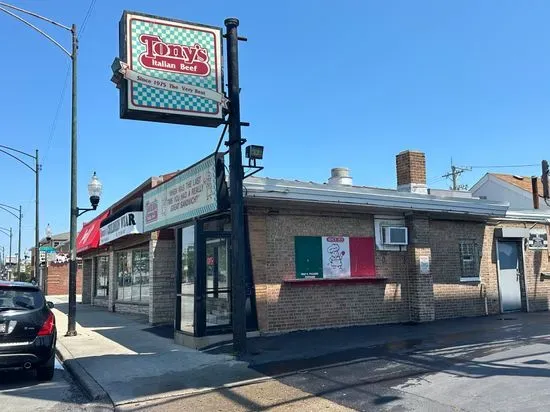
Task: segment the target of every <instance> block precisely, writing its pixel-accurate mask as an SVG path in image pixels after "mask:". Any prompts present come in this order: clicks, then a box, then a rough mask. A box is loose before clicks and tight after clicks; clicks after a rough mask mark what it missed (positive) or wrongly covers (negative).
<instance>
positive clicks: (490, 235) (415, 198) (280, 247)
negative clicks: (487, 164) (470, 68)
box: [82, 151, 550, 346]
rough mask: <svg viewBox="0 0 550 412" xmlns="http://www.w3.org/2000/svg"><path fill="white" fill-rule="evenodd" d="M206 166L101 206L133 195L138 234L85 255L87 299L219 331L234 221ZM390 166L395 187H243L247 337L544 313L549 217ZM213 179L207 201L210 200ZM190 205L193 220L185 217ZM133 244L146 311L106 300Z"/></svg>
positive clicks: (219, 175)
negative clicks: (141, 258) (139, 255)
mask: <svg viewBox="0 0 550 412" xmlns="http://www.w3.org/2000/svg"><path fill="white" fill-rule="evenodd" d="M205 162H206V163H205ZM208 162H210V163H208ZM216 162H220V160H219V159H218V160H212V159H208V158H207V159H206V160H203V161H201V162H199V163H198V164H197V165H194V166H193V167H191V168H189V169H186V170H185V171H182V172H181V173H179V174H177V175H176V176H173V180H172V179H170V180H165V181H163V182H159V184H152V183H151V182H149V183H147V184H146V185H145V186H143V185H142V187H140V188H138V189H136V190H134V191H133V192H132V193H131V194H130V195H128V196H126V197H125V198H124V199H123V200H121V201H120V202H118V203H117V204H116V205H113V206H112V207H111V208H109V211H108V212H109V213H110V215H111V217H110V218H108V217H106V216H103V217H102V219H103V223H100V225H102V226H105V225H106V224H108V223H109V222H112V221H115V220H116V219H119V218H120V217H121V216H123V215H124V213H123V212H122V211H121V210H122V209H123V208H124V207H127V206H128V202H130V201H132V200H136V199H142V200H141V202H142V204H141V205H140V206H141V209H142V210H143V216H144V221H143V233H140V234H130V235H123V236H121V237H120V238H118V239H117V240H114V241H112V242H111V243H109V244H105V245H102V246H100V245H98V246H97V247H96V248H95V249H94V250H93V251H92V252H91V253H90V252H86V253H84V254H83V258H84V281H83V284H84V289H85V290H90V291H93V293H92V292H90V294H89V295H87V298H86V301H87V302H92V303H93V304H100V305H104V306H107V307H108V308H109V309H110V310H118V311H134V312H135V311H140V310H143V312H144V313H147V314H148V316H149V321H150V323H152V324H156V323H169V324H173V325H174V327H175V339H176V341H178V342H180V343H183V344H186V345H192V346H203V345H206V344H209V343H212V342H213V341H215V340H221V339H227V337H228V336H230V335H229V333H230V332H231V273H230V267H231V264H230V263H231V262H230V250H231V235H230V234H231V220H230V216H229V213H228V210H227V206H226V205H225V204H224V202H223V199H224V198H225V196H226V194H227V193H226V192H227V187H226V186H225V182H226V179H225V176H224V175H223V170H224V168H223V164H222V165H221V166H220V165H219V164H218V163H216ZM207 163H208V164H209V166H205V164H207ZM395 167H396V174H397V187H396V189H379V188H370V187H364V186H357V185H354V184H353V182H352V178H351V177H350V176H349V171H348V170H347V169H343V168H337V169H333V170H332V176H331V178H330V179H329V180H328V182H327V183H311V182H300V181H287V180H278V179H270V178H257V177H250V178H247V179H246V180H245V189H246V190H245V206H246V219H245V221H246V229H247V230H246V236H247V248H246V250H243V251H242V253H244V254H245V255H246V257H247V259H246V261H247V267H246V290H247V328H248V330H249V331H250V332H253V331H258V332H259V333H279V332H286V331H292V330H300V329H312V328H326V327H339V326H348V325H365V324H379V323H396V322H408V321H413V322H427V321H433V320H436V319H445V318H455V317H465V316H482V315H485V314H494V313H499V312H506V311H515V310H524V311H533V310H547V309H548V305H549V298H550V286H549V285H550V281H548V280H546V279H545V276H544V275H541V274H542V273H546V272H547V271H548V270H549V267H548V266H549V263H548V260H549V256H548V248H547V223H548V221H549V220H548V219H549V218H550V215H549V214H548V213H547V212H545V211H540V210H529V211H525V210H523V211H517V210H510V208H509V205H508V204H507V203H506V202H502V201H493V200H487V199H480V198H475V197H473V196H472V194H471V193H469V192H454V191H446V190H431V189H429V188H428V187H427V186H426V159H425V156H424V154H423V153H421V152H415V151H405V152H402V153H400V154H398V155H397V157H396V165H395ZM209 168H210V169H209ZM214 181H215V188H216V191H217V198H216V197H215V196H214V200H216V201H217V203H216V202H214V203H213V202H212V201H210V203H208V202H206V200H204V199H207V198H208V196H210V199H211V198H212V196H213V195H212V185H209V182H214ZM196 184H197V185H202V186H194V185H196ZM187 194H193V195H194V196H192V197H190V198H189V197H186V196H187ZM200 196H204V199H203V198H201V197H200ZM188 199H192V200H190V201H188ZM197 199H199V200H198V203H200V214H198V215H197V214H195V215H191V214H190V213H189V207H188V206H189V205H190V204H191V203H192V202H195V201H197ZM201 199H203V200H204V202H203V200H201ZM201 202H202V203H201ZM180 209H181V210H180ZM114 216H116V217H114ZM159 216H164V217H162V218H161V217H159ZM108 219H111V220H108ZM163 219H164V220H163ZM115 226H116V225H115ZM82 232H84V229H83V231H82ZM135 249H143V250H146V251H148V259H149V260H148V262H149V265H148V268H149V275H148V276H149V283H148V285H149V291H148V296H149V299H148V302H147V305H143V306H140V305H139V304H138V302H125V301H121V299H119V298H115V296H118V297H120V290H121V288H122V290H124V288H125V286H124V276H122V277H121V276H120V273H121V270H122V272H124V271H125V270H126V271H128V270H129V269H128V267H129V266H130V265H131V264H132V259H133V258H130V257H128V255H120V254H119V252H120V251H124V250H135ZM132 253H133V252H132ZM121 256H122V257H121ZM102 262H103V263H102ZM125 262H126V263H125ZM101 265H103V266H101ZM101 267H103V269H101V270H99V269H98V268H101ZM129 272H131V273H133V274H134V275H135V273H134V272H135V271H132V270H129ZM101 273H106V274H108V275H101ZM102 279H103V280H102ZM104 279H110V281H109V282H105V281H104ZM121 279H122V280H121ZM121 282H122V283H121ZM94 285H95V286H94ZM98 285H99V286H101V287H103V288H105V287H106V291H105V292H102V293H104V294H105V295H104V296H98V290H100V289H101V288H98ZM132 286H133V284H132ZM124 293H126V292H125V291H124ZM133 293H134V292H133V289H131V292H130V296H132V297H133V296H134V294H133ZM94 294H95V296H94ZM85 295H86V293H85Z"/></svg>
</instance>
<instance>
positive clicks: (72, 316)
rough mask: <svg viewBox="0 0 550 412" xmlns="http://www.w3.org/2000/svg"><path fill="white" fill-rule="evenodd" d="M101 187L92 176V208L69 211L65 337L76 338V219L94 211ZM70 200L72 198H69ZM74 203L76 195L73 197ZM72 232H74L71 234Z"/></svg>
mask: <svg viewBox="0 0 550 412" xmlns="http://www.w3.org/2000/svg"><path fill="white" fill-rule="evenodd" d="M102 188H103V185H102V184H101V182H100V181H99V179H98V178H97V175H96V173H95V172H94V174H93V175H92V179H91V180H90V183H89V184H88V194H89V195H90V204H91V205H92V207H89V208H82V207H78V206H75V207H74V208H73V209H71V236H70V248H71V257H70V260H69V313H68V315H69V316H68V318H69V319H68V327H67V333H66V334H65V336H76V271H77V262H76V219H77V218H78V216H80V215H82V214H83V213H86V212H89V211H91V210H96V209H97V205H98V204H99V198H100V196H101V190H102ZM71 199H72V196H71ZM74 199H75V201H76V194H75V197H74ZM73 231H74V232H73ZM73 252H74V255H73Z"/></svg>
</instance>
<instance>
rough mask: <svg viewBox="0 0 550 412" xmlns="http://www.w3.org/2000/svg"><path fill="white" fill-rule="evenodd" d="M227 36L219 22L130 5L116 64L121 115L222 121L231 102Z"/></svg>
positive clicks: (213, 124) (215, 123)
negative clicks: (224, 53) (150, 11)
mask: <svg viewBox="0 0 550 412" xmlns="http://www.w3.org/2000/svg"><path fill="white" fill-rule="evenodd" d="M221 39H222V31H221V29H220V28H219V27H212V26H206V25H202V24H195V23H188V22H185V21H181V20H175V19H168V18H163V17H157V16H151V15H148V14H143V13H136V12H130V11H125V12H124V13H123V15H122V18H121V20H120V56H119V57H120V58H119V59H115V62H116V63H115V64H114V66H113V71H115V78H116V77H117V76H118V77H119V79H118V80H117V81H118V82H119V88H120V110H121V112H120V117H121V118H125V119H137V120H149V121H158V122H166V123H179V124H189V125H198V126H211V127H216V126H218V125H220V124H221V123H222V122H223V114H224V113H223V109H224V108H226V107H227V99H226V98H225V96H224V94H223V77H222V72H223V65H222V40H221ZM121 79H124V80H121Z"/></svg>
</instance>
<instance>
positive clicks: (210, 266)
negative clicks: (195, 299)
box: [206, 237, 231, 327]
mask: <svg viewBox="0 0 550 412" xmlns="http://www.w3.org/2000/svg"><path fill="white" fill-rule="evenodd" d="M229 267H230V264H229V238H227V237H220V238H208V239H207V240H206V326H207V327H208V326H224V325H229V324H230V323H231V294H230V284H231V281H230V278H229Z"/></svg>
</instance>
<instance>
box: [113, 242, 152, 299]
mask: <svg viewBox="0 0 550 412" xmlns="http://www.w3.org/2000/svg"><path fill="white" fill-rule="evenodd" d="M136 252H137V253H146V254H147V262H148V263H147V265H148V266H149V265H150V260H149V259H150V256H149V247H148V246H143V247H138V248H133V249H124V250H118V251H116V252H115V276H116V285H117V293H116V302H119V303H129V304H137V305H148V304H149V302H150V297H149V296H150V295H149V294H147V297H146V298H145V299H144V298H143V284H142V283H141V282H140V283H139V285H137V284H136V283H135V282H134V280H135V276H136V274H135V273H134V263H135V261H134V255H135V254H136ZM122 257H124V258H122ZM122 262H125V264H124V265H123V266H124V271H121V263H122ZM122 272H124V274H123V275H122V276H121V273H122ZM150 272H151V271H150V266H149V267H148V268H147V287H149V285H150V277H151V273H150ZM121 277H122V279H121ZM137 286H139V294H138V295H139V297H138V298H137V299H135V298H134V296H133V290H132V289H133V288H134V287H137ZM127 290H129V293H128V292H127ZM120 292H122V296H121V293H120ZM125 292H126V293H125ZM127 294H128V296H126V295H127Z"/></svg>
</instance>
